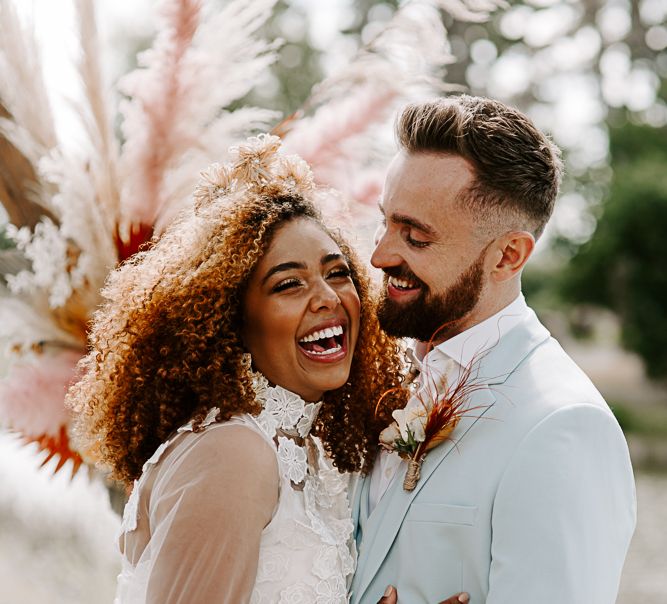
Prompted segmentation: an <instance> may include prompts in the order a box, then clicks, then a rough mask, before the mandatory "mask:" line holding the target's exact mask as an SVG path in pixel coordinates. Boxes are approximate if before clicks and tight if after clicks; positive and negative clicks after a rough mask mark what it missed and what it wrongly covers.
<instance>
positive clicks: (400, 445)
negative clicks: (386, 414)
mask: <svg viewBox="0 0 667 604" xmlns="http://www.w3.org/2000/svg"><path fill="white" fill-rule="evenodd" d="M441 329H442V328H441ZM438 331H440V330H438ZM430 348H431V343H429V349H430ZM412 359H413V364H415V362H417V363H418V361H417V359H416V358H415V357H414V355H413V356H412ZM420 365H421V375H422V386H421V388H419V390H417V391H416V392H415V394H413V396H411V397H410V399H409V400H408V402H407V404H406V405H405V407H404V408H403V409H396V410H395V411H393V412H392V417H393V418H394V421H393V422H392V423H391V424H389V426H387V427H386V428H385V429H384V430H383V431H382V432H381V433H380V446H381V447H382V448H383V449H384V450H386V451H389V452H396V453H398V455H399V456H400V457H401V458H402V459H405V460H406V461H407V462H408V468H407V471H406V474H405V478H404V480H403V488H404V489H405V490H406V491H413V490H414V488H415V487H416V486H417V483H418V482H419V478H420V474H421V465H422V463H423V462H424V459H425V457H426V454H427V453H428V452H429V451H431V450H432V449H434V448H435V447H437V446H438V445H440V444H441V443H443V442H445V441H446V440H448V439H449V437H450V436H451V435H452V433H453V432H454V430H455V429H456V426H457V425H458V424H459V422H460V421H461V419H462V418H463V417H464V416H466V415H468V414H469V413H470V412H472V411H475V410H477V409H479V407H470V404H469V403H470V397H471V396H472V394H473V393H475V392H476V391H477V390H480V389H485V388H486V387H487V386H486V385H485V384H484V383H483V382H482V381H481V380H480V379H479V376H478V375H477V368H478V366H479V357H475V358H473V359H472V360H471V361H470V363H469V364H468V365H466V366H465V367H462V368H461V367H460V366H459V365H458V363H456V362H455V361H454V360H453V359H451V360H450V361H449V362H448V363H447V365H446V366H445V367H444V368H443V370H442V371H438V373H437V375H434V374H433V372H432V371H430V369H429V368H428V367H427V366H426V364H425V363H424V364H420ZM455 374H456V377H457V379H455V380H452V379H451V377H450V376H452V375H455ZM381 403H382V399H381V400H380V401H379V402H378V406H379V405H380V404H381Z"/></svg>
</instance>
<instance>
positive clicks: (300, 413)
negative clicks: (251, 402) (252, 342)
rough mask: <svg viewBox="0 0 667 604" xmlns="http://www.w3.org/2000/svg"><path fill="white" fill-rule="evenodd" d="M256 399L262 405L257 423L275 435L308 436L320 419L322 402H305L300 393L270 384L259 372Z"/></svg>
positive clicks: (254, 376) (254, 379) (255, 376)
mask: <svg viewBox="0 0 667 604" xmlns="http://www.w3.org/2000/svg"><path fill="white" fill-rule="evenodd" d="M252 386H253V390H254V391H255V397H256V399H257V400H258V401H259V402H260V403H261V405H262V412H261V413H260V414H259V415H258V416H257V418H256V419H257V423H258V424H259V425H260V426H261V427H262V429H263V430H264V431H265V432H266V433H267V435H269V436H270V437H271V438H273V437H274V436H275V434H276V432H277V431H279V430H280V431H282V432H283V433H285V434H289V435H292V436H300V437H301V438H305V437H306V436H308V434H309V433H310V429H311V428H312V426H313V423H314V422H315V418H317V413H318V411H319V410H320V407H321V406H322V403H321V402H319V403H306V402H305V401H304V400H303V399H302V398H301V397H300V396H299V395H298V394H294V392H290V391H289V390H287V389H285V388H283V387H282V386H271V385H270V384H269V382H268V380H267V379H266V378H265V377H264V376H263V375H262V374H261V373H258V372H253V373H252Z"/></svg>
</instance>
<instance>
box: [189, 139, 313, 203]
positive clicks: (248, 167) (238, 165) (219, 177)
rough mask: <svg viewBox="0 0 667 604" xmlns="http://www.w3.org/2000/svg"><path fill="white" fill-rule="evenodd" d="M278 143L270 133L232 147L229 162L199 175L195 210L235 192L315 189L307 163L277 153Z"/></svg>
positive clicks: (305, 191)
mask: <svg viewBox="0 0 667 604" xmlns="http://www.w3.org/2000/svg"><path fill="white" fill-rule="evenodd" d="M280 146H281V140H280V138H278V137H277V136H273V135H271V134H260V135H259V136H253V137H251V138H249V139H248V140H247V141H246V142H245V144H242V145H238V146H235V147H231V148H230V149H229V153H230V155H231V160H230V161H229V162H228V163H225V164H224V165H220V164H218V163H214V164H211V165H210V166H209V167H208V168H207V169H206V170H204V171H203V172H202V173H201V179H200V181H199V184H198V185H197V187H196V189H195V192H194V201H195V207H196V208H199V207H201V206H202V205H203V204H207V203H211V202H213V201H215V200H216V199H220V198H221V197H226V196H228V195H232V194H234V193H242V192H243V191H250V192H252V193H255V194H259V195H272V196H279V195H302V196H303V195H306V194H308V193H310V192H311V191H313V190H314V189H315V182H314V180H313V173H312V171H311V169H310V167H309V166H308V164H307V163H306V162H305V161H303V160H302V159H301V158H300V157H298V156H296V155H283V154H282V153H280Z"/></svg>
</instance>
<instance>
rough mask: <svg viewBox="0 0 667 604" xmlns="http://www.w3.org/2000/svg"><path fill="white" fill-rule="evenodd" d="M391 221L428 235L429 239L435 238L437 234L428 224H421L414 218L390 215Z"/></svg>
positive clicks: (403, 215)
mask: <svg viewBox="0 0 667 604" xmlns="http://www.w3.org/2000/svg"><path fill="white" fill-rule="evenodd" d="M391 221H392V222H396V223H398V224H404V225H407V226H409V227H412V228H415V229H417V230H418V231H421V232H422V233H424V234H426V235H430V236H431V237H436V236H437V233H436V232H435V229H434V228H433V227H430V226H429V225H428V224H425V223H424V222H421V221H419V220H417V219H416V218H412V217H410V216H406V215H405V214H392V215H391Z"/></svg>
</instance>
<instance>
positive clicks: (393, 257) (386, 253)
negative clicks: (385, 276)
mask: <svg viewBox="0 0 667 604" xmlns="http://www.w3.org/2000/svg"><path fill="white" fill-rule="evenodd" d="M402 262H403V259H402V258H401V257H400V256H399V255H398V254H397V253H395V252H394V251H393V244H392V241H391V235H389V233H388V232H387V230H386V229H382V230H381V229H378V230H377V231H376V233H375V249H374V250H373V254H372V255H371V264H372V265H373V266H374V267H375V268H385V267H387V266H398V265H399V264H402Z"/></svg>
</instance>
